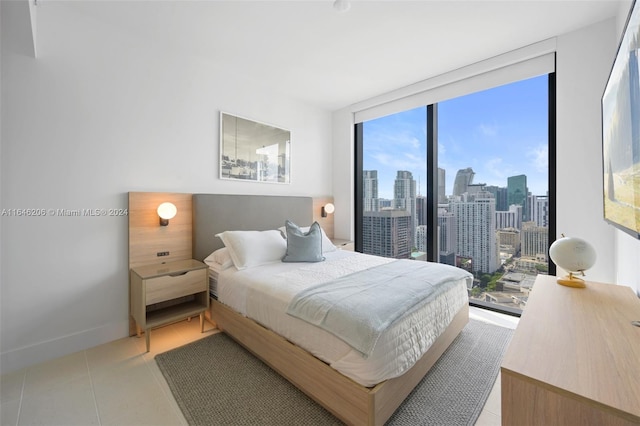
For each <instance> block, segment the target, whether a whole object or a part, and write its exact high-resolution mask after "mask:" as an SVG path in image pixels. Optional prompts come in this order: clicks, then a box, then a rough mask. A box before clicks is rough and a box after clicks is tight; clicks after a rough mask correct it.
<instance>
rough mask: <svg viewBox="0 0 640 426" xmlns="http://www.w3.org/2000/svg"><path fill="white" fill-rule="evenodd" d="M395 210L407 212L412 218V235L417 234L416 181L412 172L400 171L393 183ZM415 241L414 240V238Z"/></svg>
mask: <svg viewBox="0 0 640 426" xmlns="http://www.w3.org/2000/svg"><path fill="white" fill-rule="evenodd" d="M393 208H394V209H396V210H405V211H407V212H409V216H410V217H411V233H412V235H414V234H415V230H416V225H417V220H416V219H417V218H416V181H415V180H413V175H412V174H411V172H408V171H406V170H398V173H397V175H396V180H395V181H394V183H393ZM412 239H413V238H412Z"/></svg>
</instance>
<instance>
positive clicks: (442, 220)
mask: <svg viewBox="0 0 640 426" xmlns="http://www.w3.org/2000/svg"><path fill="white" fill-rule="evenodd" d="M456 230H457V229H456V223H455V217H454V215H453V213H452V212H450V211H449V206H448V205H447V204H441V205H439V206H438V252H439V258H440V263H445V264H447V265H455V259H456V257H455V254H456V238H457V233H456Z"/></svg>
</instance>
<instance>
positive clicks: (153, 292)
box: [145, 269, 207, 305]
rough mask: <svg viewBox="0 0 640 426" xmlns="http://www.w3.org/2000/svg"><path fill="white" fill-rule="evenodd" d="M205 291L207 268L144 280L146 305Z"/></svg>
mask: <svg viewBox="0 0 640 426" xmlns="http://www.w3.org/2000/svg"><path fill="white" fill-rule="evenodd" d="M199 291H207V270H206V269H198V270H195V271H189V272H187V273H185V274H182V275H175V276H171V275H165V276H162V277H157V278H151V279H147V280H146V301H145V303H146V304H147V305H152V304H154V303H159V302H164V301H165V300H171V299H175V298H177V297H182V296H187V295H190V294H193V293H197V292H199Z"/></svg>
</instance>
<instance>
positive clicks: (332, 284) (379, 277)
mask: <svg viewBox="0 0 640 426" xmlns="http://www.w3.org/2000/svg"><path fill="white" fill-rule="evenodd" d="M465 278H466V279H467V280H468V281H472V280H473V276H472V275H471V274H470V273H468V272H467V271H464V270H462V269H460V268H456V267H453V266H449V265H444V264H440V263H431V262H419V261H414V260H396V261H393V262H389V263H385V264H383V265H379V266H375V267H373V268H370V269H367V270H364V271H360V272H356V273H352V274H349V275H345V276H342V277H340V278H337V279H335V280H333V281H329V282H325V283H321V284H317V285H314V286H312V287H309V288H306V289H304V290H302V291H300V292H299V293H298V294H296V295H295V296H294V298H293V299H292V300H291V302H290V304H289V306H288V309H287V313H288V314H289V315H291V316H294V317H296V318H299V319H301V320H303V321H306V322H308V323H310V324H313V325H316V326H318V327H320V328H322V329H324V330H326V331H328V332H329V333H331V334H333V335H334V336H336V337H338V338H340V339H341V340H343V341H344V342H345V343H347V344H349V345H350V346H351V347H352V348H354V349H355V350H357V351H358V352H360V353H361V354H362V356H363V357H365V358H367V357H368V356H369V355H370V354H371V352H372V351H373V349H374V347H375V345H376V342H377V341H378V338H379V337H380V335H381V334H382V333H383V332H384V331H385V330H386V329H387V328H388V327H389V326H390V325H391V324H393V322H394V321H396V320H397V319H398V318H400V317H401V316H402V315H404V314H405V313H408V312H411V310H412V309H413V308H414V307H416V306H419V305H420V304H421V303H422V302H425V301H431V300H433V299H435V298H436V297H438V296H439V295H441V294H443V293H444V292H446V291H448V290H450V289H451V288H452V287H454V286H455V285H457V284H459V281H460V280H461V279H465ZM469 287H470V286H469Z"/></svg>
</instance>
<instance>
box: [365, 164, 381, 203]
mask: <svg viewBox="0 0 640 426" xmlns="http://www.w3.org/2000/svg"><path fill="white" fill-rule="evenodd" d="M362 173H363V176H362V193H363V194H362V195H363V197H364V203H363V205H364V211H365V212H376V211H378V210H379V209H380V206H379V204H378V171H377V170H363V171H362Z"/></svg>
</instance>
